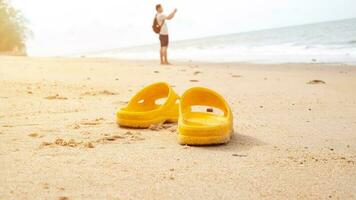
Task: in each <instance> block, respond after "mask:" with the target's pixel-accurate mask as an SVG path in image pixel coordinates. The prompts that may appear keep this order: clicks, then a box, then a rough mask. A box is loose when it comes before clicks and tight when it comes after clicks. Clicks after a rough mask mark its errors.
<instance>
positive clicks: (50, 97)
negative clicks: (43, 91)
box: [45, 94, 68, 100]
mask: <svg viewBox="0 0 356 200" xmlns="http://www.w3.org/2000/svg"><path fill="white" fill-rule="evenodd" d="M45 99H48V100H55V99H57V100H67V99H68V98H67V97H62V96H59V94H56V95H53V96H48V97H45Z"/></svg>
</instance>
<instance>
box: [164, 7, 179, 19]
mask: <svg viewBox="0 0 356 200" xmlns="http://www.w3.org/2000/svg"><path fill="white" fill-rule="evenodd" d="M176 12H177V8H176V9H174V10H173V12H172V13H171V14H169V15H168V16H167V17H166V19H167V20H170V19H173V17H174V15H175V14H176Z"/></svg>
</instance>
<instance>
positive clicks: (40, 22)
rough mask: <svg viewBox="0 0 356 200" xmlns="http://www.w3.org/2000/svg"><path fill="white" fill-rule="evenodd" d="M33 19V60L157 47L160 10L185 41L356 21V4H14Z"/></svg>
mask: <svg viewBox="0 0 356 200" xmlns="http://www.w3.org/2000/svg"><path fill="white" fill-rule="evenodd" d="M10 2H11V3H12V5H13V6H15V7H16V8H17V9H19V10H21V11H22V12H23V14H24V15H25V17H26V18H27V19H28V20H29V26H30V28H31V29H32V31H33V34H34V37H33V38H32V39H30V40H29V41H28V42H27V46H28V53H29V55H46V56H48V55H70V54H73V53H81V52H83V53H84V52H95V51H100V50H107V49H115V48H119V47H127V46H136V45H143V44H152V43H157V42H158V39H157V35H155V34H154V33H153V31H152V28H151V26H152V22H153V18H154V15H155V5H156V4H157V3H161V4H162V5H163V7H164V12H165V13H167V14H169V12H171V11H172V10H173V9H174V8H177V9H178V12H177V14H176V17H175V18H174V19H173V20H171V21H169V22H168V27H169V32H170V38H171V39H172V40H183V39H191V38H200V37H207V36H215V35H223V34H229V33H238V32H246V31H254V30H262V29H269V28H275V27H283V26H293V25H300V24H307V23H315V22H322V21H332V20H338V19H346V18H355V17H356V0H268V1H267V0H219V1H212V0H210V1H207V0H194V1H193V0H161V1H157V0H152V1H151V0H129V1H128V0H10Z"/></svg>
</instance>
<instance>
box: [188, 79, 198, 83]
mask: <svg viewBox="0 0 356 200" xmlns="http://www.w3.org/2000/svg"><path fill="white" fill-rule="evenodd" d="M189 81H190V82H199V81H198V80H194V79H193V80H189Z"/></svg>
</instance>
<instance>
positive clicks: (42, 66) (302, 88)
mask: <svg viewBox="0 0 356 200" xmlns="http://www.w3.org/2000/svg"><path fill="white" fill-rule="evenodd" d="M312 80H322V81H324V82H325V83H320V82H317V81H316V82H315V81H314V82H311V83H315V84H308V82H309V81H312ZM156 81H167V82H169V83H170V84H172V85H173V87H174V89H175V90H176V91H177V92H178V93H179V94H182V93H183V92H184V91H185V90H186V89H188V88H190V87H193V86H206V87H209V88H211V89H213V90H216V91H217V92H219V93H220V94H222V95H223V96H224V97H225V98H226V100H227V101H228V102H229V104H230V105H231V108H232V111H233V114H234V128H235V134H234V137H233V138H232V140H231V142H230V143H228V144H227V145H220V146H210V147H189V146H181V145H179V144H178V143H177V139H176V136H177V132H176V124H168V125H165V126H164V127H162V129H160V130H150V129H139V130H136V129H124V128H119V127H118V126H117V125H116V123H115V112H116V110H117V108H118V107H121V106H124V105H125V103H127V101H128V100H129V99H130V97H131V96H132V95H134V94H135V92H137V91H138V90H139V89H141V88H142V87H143V86H145V85H148V84H151V83H153V82H156ZM0 85H1V86H0V180H1V182H0V199H355V198H356V67H355V66H346V65H342V64H335V65H331V64H330V65H326V64H270V65H268V64H260V65H258V64H246V63H225V64H218V63H216V64H212V63H211V64H209V63H195V62H186V63H183V62H182V63H176V64H175V65H172V66H160V65H158V64H157V62H155V61H122V60H115V59H96V58H26V57H0Z"/></svg>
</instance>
